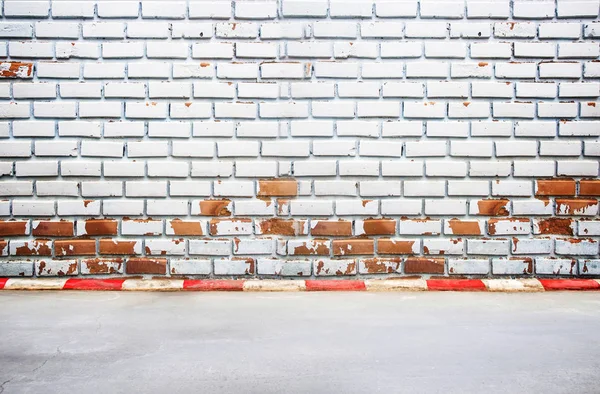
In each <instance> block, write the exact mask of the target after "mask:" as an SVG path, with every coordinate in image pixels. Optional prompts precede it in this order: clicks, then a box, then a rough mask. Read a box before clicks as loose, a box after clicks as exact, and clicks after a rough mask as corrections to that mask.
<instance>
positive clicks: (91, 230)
mask: <svg viewBox="0 0 600 394" xmlns="http://www.w3.org/2000/svg"><path fill="white" fill-rule="evenodd" d="M118 226H119V224H118V222H117V221H116V220H110V219H88V220H86V221H85V232H86V235H91V236H94V235H117V233H118Z"/></svg>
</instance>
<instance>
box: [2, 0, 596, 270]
mask: <svg viewBox="0 0 600 394" xmlns="http://www.w3.org/2000/svg"><path fill="white" fill-rule="evenodd" d="M0 3H2V10H3V12H2V16H1V17H0V56H1V57H2V59H1V60H0V196H1V197H2V201H0V250H6V251H7V252H6V253H5V254H6V256H3V257H2V258H0V277H2V276H6V275H11V274H13V273H14V272H15V270H14V269H12V268H10V267H9V266H8V265H7V264H2V262H3V259H7V261H8V260H10V261H11V262H14V261H20V262H21V263H22V264H25V265H31V268H30V269H28V270H25V271H27V272H30V273H31V272H33V271H34V270H33V267H34V264H36V263H39V261H38V260H37V257H36V256H45V257H44V258H45V259H48V257H52V258H54V259H53V260H49V261H50V262H51V266H52V267H54V268H55V269H43V268H40V264H37V269H36V270H35V274H36V275H53V272H55V271H56V272H57V270H61V269H65V270H69V271H70V274H74V275H79V274H81V275H106V274H108V275H110V274H113V275H123V274H132V275H140V274H151V275H157V274H164V275H216V276H220V275H226V276H242V275H261V276H262V275H266V276H272V275H281V276H310V275H315V276H321V275H340V276H351V275H356V274H357V272H358V273H359V274H362V275H369V274H377V273H387V272H388V270H382V271H379V269H378V268H376V267H378V266H379V265H378V264H381V266H384V265H386V264H388V263H389V262H386V261H385V260H381V261H379V262H378V260H377V259H379V258H380V256H381V257H385V256H387V258H389V257H390V256H389V255H399V259H400V260H401V262H402V264H401V266H400V268H398V269H397V270H396V269H394V270H393V271H394V272H395V273H393V274H390V275H402V274H423V275H428V274H436V275H440V274H448V275H524V274H525V275H594V274H595V272H597V271H594V270H593V269H592V271H589V272H588V268H587V267H588V265H589V266H590V267H593V266H594V265H593V264H592V262H594V261H598V260H597V259H598V254H599V240H598V236H599V235H600V234H599V231H598V227H599V224H598V223H600V220H599V219H598V211H599V209H598V205H599V203H598V198H599V197H600V179H599V171H600V165H599V161H598V158H599V157H600V140H599V138H600V123H599V121H600V100H599V97H600V80H599V78H600V63H598V61H597V59H598V57H599V56H600V42H599V41H598V38H599V37H600V24H599V23H598V22H597V20H598V17H599V14H598V13H599V8H600V4H599V2H598V0H580V1H579V0H578V1H570V0H556V1H547V0H532V1H525V0H514V1H509V0H494V1H486V0H464V1H463V0H443V1H442V0H439V1H438V0H381V1H380V0H359V1H358V0H357V1H354V0H278V1H273V0H268V1H258V2H256V1H249V0H234V1H226V0H211V1H199V0H186V1H184V0H177V1H169V2H160V1H152V0H122V1H121V0H119V1H108V0H98V1H96V0H85V1H66V0H52V1H20V0H4V1H3V2H0ZM76 236H78V238H74V237H76ZM111 238H112V240H111ZM113 241H114V242H113ZM446 255H450V256H451V258H448V259H446V263H447V264H446V266H445V267H444V269H443V271H440V270H439V268H436V267H433V266H432V263H431V261H430V260H428V259H431V258H435V259H445V258H446V257H445V256H446ZM349 256H350V257H349ZM353 256H363V258H362V259H359V260H360V266H359V269H358V270H357V268H356V260H355V259H354V258H353ZM365 256H366V258H369V259H374V260H372V261H371V260H365V259H364V258H365ZM258 257H260V259H258ZM15 259H17V260H15ZM119 259H121V260H119ZM129 259H133V260H132V261H133V262H132V263H131V264H128V261H129ZM136 259H138V260H136ZM139 259H141V260H139ZM409 260H410V261H409ZM73 262H75V263H76V265H75V266H74V267H75V268H76V269H71V268H70V267H71V265H72V264H73ZM122 262H124V263H125V265H124V266H123V265H122ZM577 263H578V264H577ZM11 264H12V263H11ZM584 267H586V268H585V269H584Z"/></svg>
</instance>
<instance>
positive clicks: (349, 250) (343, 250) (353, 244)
mask: <svg viewBox="0 0 600 394" xmlns="http://www.w3.org/2000/svg"><path fill="white" fill-rule="evenodd" d="M374 251H375V241H374V240H372V239H336V240H334V241H333V254H334V255H335V256H352V255H363V254H373V253H374Z"/></svg>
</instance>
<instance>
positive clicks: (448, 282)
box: [427, 279, 487, 291]
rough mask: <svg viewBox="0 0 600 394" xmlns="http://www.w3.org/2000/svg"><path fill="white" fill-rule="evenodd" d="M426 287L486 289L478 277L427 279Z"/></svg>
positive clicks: (429, 288) (463, 289)
mask: <svg viewBox="0 0 600 394" xmlns="http://www.w3.org/2000/svg"><path fill="white" fill-rule="evenodd" d="M427 289H428V290H433V291H486V290H487V289H486V287H485V284H484V283H483V282H482V281H481V280H479V279H428V280H427Z"/></svg>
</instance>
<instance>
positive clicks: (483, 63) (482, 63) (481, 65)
mask: <svg viewBox="0 0 600 394" xmlns="http://www.w3.org/2000/svg"><path fill="white" fill-rule="evenodd" d="M477 65H478V66H479V67H485V66H487V65H488V63H487V62H479V63H477Z"/></svg>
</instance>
